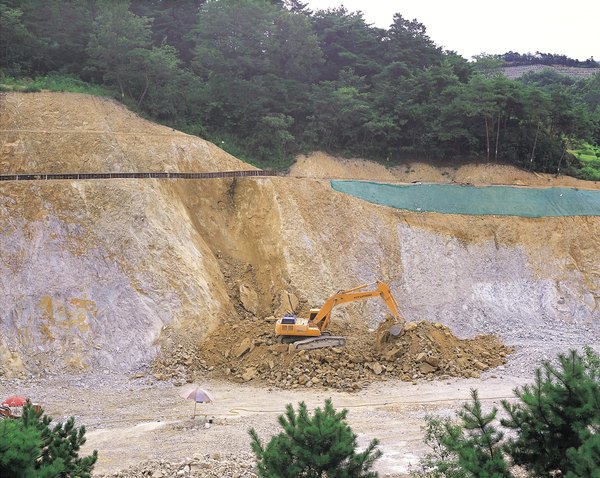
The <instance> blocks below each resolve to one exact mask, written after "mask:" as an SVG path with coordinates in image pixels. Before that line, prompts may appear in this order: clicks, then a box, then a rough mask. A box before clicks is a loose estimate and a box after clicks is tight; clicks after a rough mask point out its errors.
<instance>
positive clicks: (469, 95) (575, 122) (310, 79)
mask: <svg viewBox="0 0 600 478" xmlns="http://www.w3.org/2000/svg"><path fill="white" fill-rule="evenodd" d="M533 61H538V62H542V63H553V64H554V63H560V64H568V65H573V66H584V67H585V66H597V64H596V62H594V61H593V60H592V59H590V60H587V61H586V62H577V61H575V60H571V59H568V58H566V57H564V55H555V54H545V53H544V54H541V53H537V54H536V55H530V54H523V55H521V54H518V53H514V52H508V53H506V54H504V55H480V56H478V57H476V61H474V62H469V61H467V60H466V59H464V58H462V57H460V56H459V55H457V54H456V53H455V52H451V51H444V50H443V49H442V48H440V47H439V46H437V45H436V44H435V43H434V42H433V41H432V40H431V39H430V38H429V37H428V35H427V29H426V26H425V25H423V24H422V23H420V22H419V21H418V20H416V19H408V18H405V17H404V16H403V15H402V13H401V12H399V13H397V14H396V15H395V16H394V18H393V20H392V22H391V24H390V25H389V27H388V28H387V29H385V28H379V27H375V26H373V25H369V24H368V23H367V22H366V20H365V18H364V17H363V15H362V13H360V12H351V11H348V10H347V9H345V8H344V7H338V8H332V9H326V10H315V11H312V10H310V9H308V8H307V5H306V3H304V2H301V1H298V0H271V1H269V0H235V1H234V0H191V1H186V2H181V1H177V0H148V1H146V0H144V1H142V0H131V1H128V0H69V1H67V2H65V1H59V0H0V78H2V77H21V78H23V77H38V76H41V75H49V74H50V75H71V77H73V76H74V77H75V78H77V79H81V80H83V81H86V82H89V83H95V84H98V85H103V86H106V87H109V88H113V89H114V91H115V92H116V94H115V97H116V98H118V99H119V100H120V101H123V102H125V103H126V104H127V105H128V106H130V107H132V108H137V109H138V110H140V111H141V112H143V113H145V114H146V115H148V116H150V117H152V118H155V119H157V120H159V121H162V122H166V123H168V124H170V125H172V126H174V127H178V128H181V129H183V130H184V131H189V132H196V133H200V134H202V135H204V136H205V137H206V138H207V139H210V140H213V141H216V140H219V141H218V143H219V144H222V145H224V146H223V147H225V148H229V149H230V151H231V152H234V153H236V154H237V155H239V156H241V157H242V158H243V159H246V160H249V161H251V162H253V163H255V164H259V165H261V166H266V167H280V166H283V165H285V164H289V163H288V161H289V159H290V158H291V157H293V155H295V154H297V153H298V152H302V151H309V150H324V151H327V152H330V153H335V154H344V155H356V156H358V155H359V156H363V157H368V158H375V159H380V160H387V161H391V162H394V161H400V160H402V159H403V158H404V157H415V156H417V157H421V158H429V160H430V161H433V162H435V161H445V160H448V159H453V158H464V159H483V160H490V161H502V162H508V163H511V164H516V165H519V166H522V167H527V168H529V169H533V170H538V171H548V172H550V171H551V172H555V171H557V170H558V169H559V167H560V165H561V162H562V161H563V158H564V157H565V151H566V150H567V149H568V148H569V147H571V146H572V145H573V144H575V143H576V142H578V141H585V142H589V143H596V144H598V143H600V107H599V104H600V100H599V98H600V80H599V79H598V78H599V76H598V75H596V76H592V77H591V78H589V79H580V80H577V79H571V78H568V77H565V76H563V75H559V74H557V73H555V72H552V73H549V72H541V73H533V74H529V75H525V76H524V77H523V79H522V80H518V81H512V80H508V79H506V78H504V77H503V76H501V75H500V74H499V69H498V65H501V64H522V63H531V62H533ZM222 140H224V141H225V142H224V143H223V142H222ZM572 164H573V165H575V166H577V163H576V162H573V163H572Z"/></svg>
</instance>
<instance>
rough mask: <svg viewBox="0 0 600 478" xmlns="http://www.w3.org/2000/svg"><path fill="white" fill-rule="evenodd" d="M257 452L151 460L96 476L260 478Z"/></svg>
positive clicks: (98, 477)
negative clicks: (257, 471) (174, 459)
mask: <svg viewBox="0 0 600 478" xmlns="http://www.w3.org/2000/svg"><path fill="white" fill-rule="evenodd" d="M255 471H256V463H255V458H254V455H251V454H244V453H242V454H240V455H238V456H222V455H221V454H219V453H216V454H213V455H205V456H198V455H196V456H194V458H191V459H188V460H184V461H181V462H178V463H173V462H168V461H165V460H148V461H145V462H143V463H139V464H137V465H135V466H132V467H131V468H128V469H127V470H122V471H118V472H116V473H111V474H108V475H94V477H95V478H177V477H181V478H190V477H199V478H200V477H202V478H223V477H228V478H256V477H257V474H256V472H255Z"/></svg>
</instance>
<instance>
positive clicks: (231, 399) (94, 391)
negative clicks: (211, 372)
mask: <svg viewBox="0 0 600 478" xmlns="http://www.w3.org/2000/svg"><path fill="white" fill-rule="evenodd" d="M498 373H499V372H496V375H494V377H495V378H491V376H490V377H487V378H480V379H460V380H455V379H452V380H447V381H443V382H440V381H437V382H433V381H432V382H423V383H419V384H415V385H413V384H411V383H406V382H400V381H388V382H379V383H377V384H373V385H371V386H370V387H369V388H367V389H366V390H363V391H362V392H360V393H357V394H349V393H343V392H337V391H327V390H294V391H285V390H277V389H272V390H270V389H265V388H259V387H256V386H250V385H240V384H231V383H224V382H202V386H203V387H205V388H206V389H208V390H210V391H211V392H212V394H213V395H214V398H215V402H214V403H213V404H208V405H198V413H199V415H198V416H197V417H196V419H192V418H191V414H192V412H193V403H192V402H186V401H185V400H184V399H182V398H180V397H179V396H178V392H179V390H180V389H179V388H178V387H176V386H174V385H173V384H171V383H169V382H155V381H151V380H149V379H147V378H142V379H131V378H130V377H128V376H126V375H104V374H102V375H85V376H61V377H51V378H47V379H31V380H21V381H3V382H0V396H6V395H9V394H14V393H18V394H25V395H27V396H29V397H30V398H31V399H32V400H33V401H35V402H38V403H40V404H42V405H43V406H44V408H45V411H46V412H47V413H48V414H49V415H50V416H52V417H53V418H54V420H55V421H63V420H64V419H65V418H66V417H68V416H71V415H72V416H75V417H76V423H77V424H78V425H85V427H86V430H87V433H86V436H87V438H88V443H87V444H86V448H85V450H84V452H85V453H89V452H90V451H91V450H92V449H97V450H98V451H99V456H100V457H99V460H98V463H97V465H96V469H95V471H96V474H98V475H108V474H115V473H117V472H121V471H122V470H125V469H128V468H131V467H133V468H131V469H130V471H129V472H127V473H126V474H123V473H121V475H118V476H124V477H125V476H127V477H135V476H141V475H142V474H144V473H146V472H147V473H152V476H154V477H155V478H156V477H159V476H175V475H176V474H178V472H180V471H182V470H183V471H182V473H179V474H180V475H186V476H194V473H196V474H197V476H238V477H243V476H252V471H251V466H252V465H253V457H252V455H251V451H250V446H249V443H250V440H249V437H248V429H250V428H252V427H253V428H255V429H256V431H257V432H258V434H259V436H260V437H262V438H264V439H267V438H268V437H270V436H272V435H274V434H276V433H277V432H278V431H279V426H278V424H277V421H276V417H277V415H279V414H281V413H282V412H283V410H284V408H285V405H286V404H287V403H294V404H296V403H298V402H300V401H305V402H306V403H307V404H308V405H309V407H316V406H321V405H322V404H323V402H324V400H325V399H326V398H329V397H331V398H332V399H333V402H334V406H336V407H338V408H342V407H345V408H348V409H349V411H350V413H349V415H348V422H349V424H350V426H351V427H352V428H353V430H354V431H355V433H357V435H358V442H359V446H366V444H367V443H368V442H369V441H370V440H372V439H373V438H379V439H380V441H381V449H382V451H383V452H384V456H383V458H382V459H381V460H379V462H378V465H377V470H378V471H379V472H380V474H381V475H382V476H386V475H389V476H401V474H403V473H405V472H406V471H407V468H408V466H409V464H411V463H415V462H416V461H417V459H418V456H419V455H421V454H422V453H423V452H424V451H425V450H424V446H423V444H422V443H421V431H420V427H421V426H422V425H423V418H424V416H425V415H426V414H427V413H433V412H439V413H444V414H448V413H450V412H451V411H452V410H454V409H456V408H457V407H458V406H460V403H461V402H462V401H464V400H466V399H467V398H468V396H469V390H470V388H472V387H477V388H479V389H480V392H481V395H482V397H483V398H484V399H485V401H486V403H490V404H491V403H497V402H498V401H499V400H500V399H502V398H506V397H509V396H510V395H511V390H512V389H513V388H514V387H515V386H518V385H519V384H521V383H523V380H522V379H519V378H516V377H510V376H507V375H506V376H505V375H499V374H498ZM203 414H206V417H207V418H208V419H212V420H213V424H212V425H211V426H210V428H205V426H204V421H205V416H204V415H203ZM186 467H187V468H186ZM148 470H150V471H148ZM219 470H220V471H219ZM233 470H235V471H233ZM209 472H210V473H216V474H209ZM161 473H162V475H161ZM198 473H199V474H198ZM219 473H220V474H219ZM112 476H117V475H112Z"/></svg>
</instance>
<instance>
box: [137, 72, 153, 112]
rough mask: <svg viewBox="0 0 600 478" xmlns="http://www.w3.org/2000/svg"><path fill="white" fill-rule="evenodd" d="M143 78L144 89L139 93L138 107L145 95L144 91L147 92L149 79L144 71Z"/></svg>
mask: <svg viewBox="0 0 600 478" xmlns="http://www.w3.org/2000/svg"><path fill="white" fill-rule="evenodd" d="M144 80H145V82H146V83H145V85H144V91H142V94H141V95H140V99H139V100H138V104H137V105H138V108H139V107H140V106H141V104H142V101H144V97H145V96H146V93H147V92H148V85H150V80H149V78H148V72H147V71H146V72H145V73H144Z"/></svg>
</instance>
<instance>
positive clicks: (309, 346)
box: [293, 335, 346, 350]
mask: <svg viewBox="0 0 600 478" xmlns="http://www.w3.org/2000/svg"><path fill="white" fill-rule="evenodd" d="M293 344H294V348H295V349H296V350H315V349H325V348H329V347H344V346H345V345H346V337H341V336H335V335H322V336H321V337H309V338H307V339H302V340H296V341H294V342H293Z"/></svg>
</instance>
